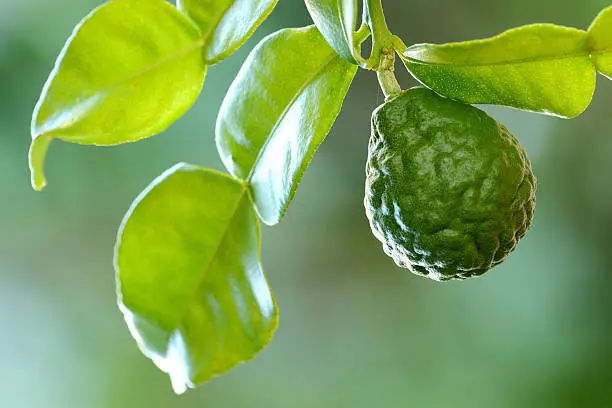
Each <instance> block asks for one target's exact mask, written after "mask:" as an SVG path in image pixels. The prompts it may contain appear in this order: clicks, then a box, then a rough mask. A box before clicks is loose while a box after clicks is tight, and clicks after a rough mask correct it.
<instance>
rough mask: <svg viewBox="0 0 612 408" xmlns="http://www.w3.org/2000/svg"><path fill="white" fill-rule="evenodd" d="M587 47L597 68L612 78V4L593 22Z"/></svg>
mask: <svg viewBox="0 0 612 408" xmlns="http://www.w3.org/2000/svg"><path fill="white" fill-rule="evenodd" d="M587 49H588V50H589V51H590V52H591V58H592V60H593V63H594V64H595V67H596V68H597V70H598V71H599V72H601V73H602V74H603V75H605V76H606V77H608V78H610V79H612V6H610V7H608V8H605V9H604V10H602V12H601V13H599V15H598V16H597V18H595V21H593V24H591V27H590V28H589V37H588V40H587Z"/></svg>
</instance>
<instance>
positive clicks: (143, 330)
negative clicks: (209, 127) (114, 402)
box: [115, 164, 278, 393]
mask: <svg viewBox="0 0 612 408" xmlns="http://www.w3.org/2000/svg"><path fill="white" fill-rule="evenodd" d="M259 241H260V231H259V223H258V220H257V216H256V214H255V212H254V211H253V207H252V203H251V201H250V198H249V195H248V191H247V189H246V187H245V186H244V184H242V183H240V182H239V181H237V180H235V179H232V178H231V177H228V176H227V175H224V174H221V173H217V172H214V171H211V170H206V169H203V168H200V167H196V166H191V165H187V164H178V165H176V166H174V167H173V168H171V169H169V170H168V171H166V172H165V173H164V174H162V175H161V176H160V177H159V178H158V179H156V180H155V181H154V182H153V183H152V184H151V185H150V186H149V187H147V189H146V190H145V191H144V192H143V193H142V194H141V195H140V196H139V197H138V198H137V199H136V201H135V202H134V203H133V204H132V207H131V208H130V210H129V211H128V213H127V214H126V216H125V219H124V220H123V223H122V225H121V228H120V231H119V236H118V241H117V245H116V249H115V265H116V270H117V282H118V290H119V307H120V309H121V311H122V312H123V314H124V317H125V320H126V322H127V324H128V327H129V328H130V331H131V333H132V335H133V336H134V338H135V339H136V340H137V342H138V345H139V347H140V349H141V350H142V352H143V353H144V354H145V355H146V356H148V357H149V358H151V359H152V360H153V362H155V364H156V365H157V366H158V367H159V368H160V369H161V370H163V371H165V372H167V373H168V374H169V375H170V378H171V380H172V384H173V387H174V390H175V391H176V392H177V393H181V392H183V391H185V389H186V388H187V387H194V386H196V385H198V384H201V383H203V382H205V381H207V380H209V379H210V378H212V377H213V376H215V375H217V374H221V373H223V372H225V371H227V370H229V369H231V368H232V367H234V366H236V365H237V364H239V363H241V362H243V361H245V360H249V359H251V358H252V357H253V356H254V355H255V354H256V353H257V352H258V351H259V350H261V349H262V348H263V347H264V346H265V345H266V344H267V343H268V342H269V341H270V339H271V337H272V334H273V332H274V330H275V328H276V326H277V321H278V313H277V309H276V304H275V301H274V297H273V295H272V293H271V292H270V289H269V287H268V284H267V282H266V279H265V277H264V274H263V270H262V267H261V262H260V259H259V247H260V242H259Z"/></svg>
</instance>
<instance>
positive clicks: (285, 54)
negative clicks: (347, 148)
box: [216, 26, 357, 224]
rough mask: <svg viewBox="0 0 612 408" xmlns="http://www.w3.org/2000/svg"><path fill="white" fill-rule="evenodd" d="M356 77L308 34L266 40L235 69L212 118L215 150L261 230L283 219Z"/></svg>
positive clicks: (310, 30) (285, 33)
mask: <svg viewBox="0 0 612 408" xmlns="http://www.w3.org/2000/svg"><path fill="white" fill-rule="evenodd" d="M356 70H357V66H355V65H352V64H350V63H348V62H347V61H345V60H344V59H342V58H341V57H340V56H339V55H338V54H337V53H336V52H335V51H334V50H333V49H332V48H331V47H330V46H329V45H328V44H327V42H326V41H325V39H324V38H323V37H322V36H321V34H320V33H319V31H318V30H317V28H316V27H314V26H311V27H307V28H301V29H285V30H281V31H278V32H277V33H275V34H272V35H270V36H268V37H267V38H265V39H264V40H263V41H262V42H261V43H260V44H259V45H258V46H257V47H256V48H255V50H253V52H252V53H251V54H250V55H249V57H248V58H247V60H246V61H245V63H244V65H243V66H242V68H241V69H240V72H239V73H238V76H237V77H236V79H235V80H234V82H233V83H232V85H231V87H230V89H229V91H228V93H227V95H226V97H225V100H224V101H223V104H222V106H221V111H220V112H219V117H218V119H217V129H216V133H217V135H216V136H217V148H218V150H219V154H220V155H221V158H222V160H223V162H224V164H225V166H226V167H227V169H228V170H229V172H230V173H231V174H233V175H234V176H235V177H237V178H239V179H242V180H246V181H247V182H249V184H250V188H251V191H252V194H253V198H254V200H255V205H256V208H257V211H258V213H259V215H260V216H261V218H262V219H263V221H264V222H266V223H267V224H275V223H277V222H279V221H280V220H281V219H282V217H283V215H284V213H285V211H286V209H287V207H288V206H289V203H290V202H291V200H292V198H293V195H294V193H295V190H296V188H297V185H298V184H299V182H300V180H301V178H302V175H303V173H304V171H305V170H306V167H307V166H308V163H309V162H310V160H311V159H312V156H313V154H314V152H315V150H316V149H317V147H318V146H319V145H320V144H321V142H322V141H323V139H324V138H325V136H326V135H327V134H328V133H329V130H330V129H331V127H332V125H333V123H334V120H335V119H336V116H337V115H338V113H339V112H340V108H341V107H342V102H343V100H344V97H345V95H346V92H347V91H348V88H349V85H350V84H351V81H352V79H353V77H354V75H355V72H356Z"/></svg>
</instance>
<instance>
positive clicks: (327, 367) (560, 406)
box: [0, 0, 612, 408]
mask: <svg viewBox="0 0 612 408" xmlns="http://www.w3.org/2000/svg"><path fill="white" fill-rule="evenodd" d="M98 3H100V1H99V0H80V1H74V0H0V407H2V408H5V407H6V408H56V407H57V408H122V407H126V408H127V407H130V408H133V407H147V408H157V407H160V408H161V407H164V408H165V407H177V408H179V407H180V408H189V407H215V408H247V407H248V408H250V407H266V408H276V407H278V408H281V407H282V408H286V407H291V408H307V407H308V408H311V407H312V408H342V407H351V408H360V407H363V408H366V407H367V408H372V407H381V408H382V407H384V408H386V407H426V408H429V407H445V408H446V407H470V408H480V407H482V408H485V407H486V408H490V407H501V408H504V407H521V408H528V407H534V408H535V407H537V408H543V407H555V408H564V407H597V408H601V407H612V370H611V369H610V367H611V366H612V296H611V295H610V288H612V266H611V265H612V183H611V182H610V175H611V174H612V118H611V116H610V108H611V107H612V82H611V81H607V80H606V79H605V78H603V77H599V79H598V88H597V91H596V94H595V97H594V100H593V103H592V105H591V107H590V108H589V109H588V111H587V112H585V113H584V114H583V115H582V116H580V117H579V118H577V119H573V120H571V121H567V120H562V119H557V118H552V117H545V116H539V115H535V114H529V113H525V112H520V111H516V110H510V109H504V108H487V109H488V110H489V111H490V112H491V113H492V114H493V115H494V116H495V117H497V118H498V119H499V120H501V121H503V122H504V123H505V124H506V125H507V126H508V127H509V128H510V130H511V131H513V132H514V133H515V134H516V135H517V136H518V138H519V139H520V141H521V142H522V143H523V144H524V146H525V148H526V149H527V151H528V153H529V154H530V157H531V160H532V163H533V167H534V170H535V173H536V175H537V177H538V208H537V211H536V216H535V223H534V226H533V228H532V229H531V231H530V233H529V234H528V235H527V237H526V238H525V239H524V240H523V241H522V243H521V244H520V245H519V248H518V250H517V251H516V252H515V253H513V254H512V255H511V256H510V258H509V259H508V261H507V262H506V263H504V264H503V265H501V266H499V267H497V268H496V269H495V270H493V271H492V272H490V273H489V274H487V275H486V276H484V277H482V278H478V279H473V280H470V281H467V282H451V283H445V284H440V283H435V282H431V281H428V280H426V279H423V278H419V277H416V276H412V275H410V274H409V273H408V272H406V271H403V270H400V269H399V268H397V267H395V266H394V264H393V262H392V261H391V260H390V259H389V258H387V257H386V256H385V255H384V253H383V252H382V249H381V247H380V244H379V243H378V241H376V240H375V239H374V238H373V236H372V235H371V233H370V231H369V227H368V224H367V221H366V218H365V215H364V211H363V204H362V200H363V189H364V163H365V159H366V153H367V152H366V147H367V141H368V137H369V117H370V113H371V111H372V110H373V108H374V107H375V106H377V105H378V104H380V103H381V102H382V101H383V96H382V93H381V92H380V90H379V89H378V85H377V83H376V79H375V75H373V74H370V73H366V72H360V73H359V74H358V75H357V78H356V80H355V83H354V85H353V87H352V89H351V91H350V93H349V95H348V98H347V102H346V104H345V106H344V108H343V111H342V113H341V115H340V117H339V119H338V121H337V123H336V125H335V126H334V128H333V130H332V132H331V134H330V136H329V137H328V139H327V141H326V142H325V143H324V144H323V146H322V147H321V148H320V150H319V152H318V154H317V155H316V158H315V160H314V161H313V162H312V164H311V166H310V168H309V170H308V172H307V173H306V175H305V177H304V180H303V182H302V185H301V187H300V190H299V191H298V193H297V196H296V200H295V202H294V203H293V205H292V207H291V208H290V210H289V213H288V216H287V217H286V219H285V221H284V222H283V223H282V224H281V225H279V226H278V227H275V228H274V229H271V228H265V229H264V232H263V238H264V244H263V260H264V264H265V267H266V271H267V274H268V278H269V280H270V283H271V285H272V287H273V289H274V291H275V293H276V296H277V298H278V302H279V305H280V310H281V324H280V328H279V329H278V331H277V333H276V336H275V338H274V340H273V342H272V343H271V345H270V346H269V347H268V348H267V349H266V350H265V351H264V352H262V353H261V354H260V355H259V356H258V357H257V358H256V359H255V360H254V361H252V362H250V363H248V364H245V365H242V366H240V367H239V368H237V369H235V370H233V371H231V372H230V373H228V374H227V375H225V376H222V377H219V378H217V379H215V380H213V381H212V382H210V383H208V384H206V385H205V386H203V387H201V388H199V389H197V390H195V391H191V392H188V393H187V394H186V395H184V396H181V397H177V396H175V395H174V394H173V393H172V390H171V388H170V384H169V381H168V379H167V378H166V376H165V375H164V374H163V373H161V372H159V371H158V370H157V369H156V368H155V367H154V365H153V364H152V363H151V362H150V361H148V360H147V359H146V358H145V357H143V356H142V355H141V354H140V353H139V352H138V350H137V348H136V345H135V343H134V341H133V340H132V339H131V337H130V335H129V333H128V331H127V329H126V327H125V326H124V323H123V319H122V317H121V314H120V313H119V311H118V310H117V307H116V301H115V293H114V275H113V273H114V272H113V268H112V249H113V243H114V239H115V233H116V229H117V226H118V224H119V222H120V220H121V218H122V216H123V214H124V212H125V210H126V209H127V208H128V206H129V204H130V202H131V201H132V200H133V199H134V197H135V196H136V195H137V194H138V192H140V190H142V189H143V188H144V187H145V186H146V185H147V184H148V183H149V181H150V180H152V179H153V178H154V177H155V176H157V175H158V174H159V173H161V172H162V171H163V170H164V169H166V168H167V167H169V166H171V165H172V164H174V163H176V162H178V161H189V162H193V163H196V164H202V165H205V166H209V167H213V168H217V169H221V168H222V165H221V162H220V160H219V158H218V157H217V153H216V150H215V145H214V140H213V130H214V121H215V115H216V112H217V110H218V108H219V106H220V103H221V101H222V98H223V95H224V92H225V91H226V89H227V88H228V86H229V84H230V82H231V80H232V77H233V75H234V74H235V73H236V72H237V70H238V69H239V67H240V64H241V62H242V60H243V59H244V57H245V56H246V54H247V53H248V51H249V50H250V49H251V48H252V47H253V46H254V45H255V43H256V42H257V41H258V40H259V39H261V38H262V37H263V36H264V35H266V34H268V33H270V32H272V31H274V30H277V29H279V28H281V27H285V26H302V25H306V24H310V20H309V17H308V14H307V11H306V8H305V7H304V5H303V2H302V1H299V0H281V1H280V4H279V5H278V7H277V9H276V10H275V12H274V13H273V15H272V16H271V17H270V19H269V20H268V21H267V22H266V23H265V24H264V25H263V26H262V27H261V28H260V29H259V30H258V31H257V33H256V34H255V35H254V37H253V38H252V40H251V41H249V43H247V45H245V46H244V47H243V48H242V49H241V50H240V51H239V52H237V53H236V54H235V55H234V56H232V57H231V58H229V59H228V60H227V61H226V62H224V63H223V64H222V66H221V67H212V68H211V69H210V71H209V74H208V78H207V80H206V83H205V86H204V91H203V93H202V96H201V98H200V100H199V101H198V102H197V103H196V105H195V106H194V107H193V108H192V109H191V110H190V111H189V112H188V113H187V114H186V115H185V116H184V118H182V119H181V120H180V121H179V122H177V123H176V124H175V125H173V126H172V127H171V128H170V129H169V130H168V131H166V132H165V133H164V134H162V135H159V136H157V137H154V138H151V139H148V140H146V141H143V142H140V143H137V144H133V145H129V146H121V147H115V148H94V147H84V146H78V145H70V144H66V143H62V142H55V143H54V144H53V145H52V147H51V151H50V155H49V159H48V162H47V172H48V179H49V181H50V184H49V186H48V187H47V188H46V189H45V191H44V192H42V193H35V192H34V191H32V189H31V188H30V182H29V174H28V168H27V162H26V155H27V149H28V145H29V138H30V136H29V121H30V115H31V111H32V108H33V106H34V103H35V102H36V99H37V98H38V95H39V93H40V90H41V87H42V85H43V83H44V81H45V79H46V77H47V75H48V73H49V71H50V70H51V68H52V66H53V63H54V60H55V57H56V55H57V53H58V52H59V51H60V49H61V47H62V45H63V43H64V41H65V39H66V38H67V36H68V35H69V34H70V32H71V31H72V28H73V26H74V25H75V24H76V23H77V22H78V21H79V20H80V19H81V17H83V16H84V15H85V14H86V13H87V12H88V11H89V10H90V9H92V8H93V7H95V6H96V5H97V4H98ZM384 4H385V9H386V13H387V16H388V20H389V25H390V27H391V28H392V30H393V31H394V32H395V33H397V34H398V35H400V36H401V37H402V38H404V40H405V41H406V42H407V43H416V42H447V41H458V40H467V39H472V38H478V37H486V36H490V35H493V34H496V33H498V32H500V31H502V30H504V29H507V28H510V27H513V26H517V25H521V24H528V23H531V22H553V23H557V24H563V25H568V26H574V27H581V28H586V27H587V26H588V25H589V24H590V22H591V20H592V19H593V18H594V16H595V15H596V14H597V12H598V11H599V10H601V9H602V8H603V7H605V6H608V5H609V0H582V1H580V2H575V1H570V0H542V1H532V0H515V1H512V2H497V1H490V0H461V1H457V0H401V1H400V0H397V1H392V0H385V1H384ZM400 71H401V70H400ZM399 77H400V80H401V82H402V84H403V85H404V86H405V87H407V86H409V85H411V84H412V82H411V81H410V79H409V77H408V75H406V74H403V73H400V75H399Z"/></svg>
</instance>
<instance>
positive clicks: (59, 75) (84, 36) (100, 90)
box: [30, 0, 206, 189]
mask: <svg viewBox="0 0 612 408" xmlns="http://www.w3.org/2000/svg"><path fill="white" fill-rule="evenodd" d="M201 46H202V40H201V34H200V31H199V29H198V28H197V27H196V26H195V25H194V24H193V23H192V22H191V21H190V19H189V18H187V17H186V16H185V15H184V14H182V13H181V12H179V11H178V10H177V9H176V8H174V7H173V6H172V5H171V4H169V3H167V2H165V1H163V0H115V1H110V2H108V3H105V4H104V5H102V6H100V7H98V8H97V9H95V10H94V11H93V12H92V13H91V14H89V16H87V17H86V18H85V19H84V20H83V21H81V23H79V25H78V26H77V27H76V28H75V31H74V33H73V34H72V36H71V37H70V39H69V40H68V41H67V43H66V45H65V46H64V49H63V50H62V52H61V54H60V56H59V57H58V60H57V62H56V64H55V68H54V69H53V71H52V72H51V75H50V77H49V79H48V80H47V83H46V84H45V87H44V88H43V92H42V95H41V97H40V99H39V101H38V104H37V106H36V109H35V111H34V114H33V118H32V125H31V132H32V138H33V142H32V147H31V156H30V166H31V168H32V183H33V186H34V188H35V189H41V188H42V187H43V186H44V184H45V181H44V175H43V162H44V155H45V151H46V148H47V146H48V144H49V141H50V140H51V139H53V138H57V139H61V140H65V141H68V142H75V143H81V144H92V145H114V144H119V143H126V142H133V141H136V140H139V139H142V138H146V137H149V136H152V135H154V134H156V133H159V132H161V131H163V130H164V129H166V128H167V127H168V126H169V125H170V124H171V123H172V122H174V121H175V120H176V119H178V118H179V117H180V116H181V115H182V114H183V113H185V111H186V110H187V109H188V108H189V107H190V106H191V105H192V104H193V102H194V101H195V99H196V98H197V96H198V94H199V92H200V90H201V88H202V83H203V81H204V76H205V73H206V66H205V64H204V61H203V60H202V56H201Z"/></svg>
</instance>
